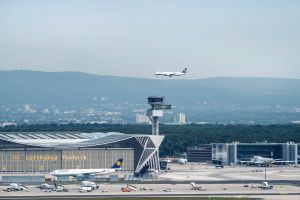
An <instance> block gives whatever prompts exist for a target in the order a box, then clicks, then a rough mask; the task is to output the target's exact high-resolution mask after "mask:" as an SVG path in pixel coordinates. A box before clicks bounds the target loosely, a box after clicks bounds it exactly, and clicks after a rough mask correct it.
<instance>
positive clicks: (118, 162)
mask: <svg viewBox="0 0 300 200" xmlns="http://www.w3.org/2000/svg"><path fill="white" fill-rule="evenodd" d="M122 163H123V158H119V160H117V162H115V164H113V166H111V168H112V169H119V168H121V166H122Z"/></svg>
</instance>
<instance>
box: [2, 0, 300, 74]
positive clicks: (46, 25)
mask: <svg viewBox="0 0 300 200" xmlns="http://www.w3.org/2000/svg"><path fill="white" fill-rule="evenodd" d="M184 66H187V67H188V68H189V72H190V74H189V75H188V76H186V77H185V78H204V77H215V76H239V77H240V76H255V77H290V78H300V1H298V0H295V1H292V0H282V1H277V0H248V1H246V0H226V1H225V0H219V1H218V0H206V1H201V0H195V1H192V0H190V1H189V0H181V1H176V0H165V1H164V0H157V1H155V0H149V1H147V0H136V1H134V0H131V1H129V0H128V1H126V0H120V1H114V0H107V1H101V0H98V1H96V0H81V1H75V0H69V1H68V0H56V1H55V0H26V1H25V0H24V1H22V0H19V1H14V0H0V70H11V69H30V70H43V71H82V72H88V73H95V74H108V75H118V76H135V77H148V78H151V77H153V75H152V74H153V73H154V72H155V71H158V70H163V71H174V70H175V71H177V70H181V69H182V68H183V67H184Z"/></svg>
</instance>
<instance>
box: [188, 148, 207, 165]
mask: <svg viewBox="0 0 300 200" xmlns="http://www.w3.org/2000/svg"><path fill="white" fill-rule="evenodd" d="M211 146H212V145H211V144H199V145H198V146H190V147H187V149H186V156H187V161H188V162H211V155H212V150H211Z"/></svg>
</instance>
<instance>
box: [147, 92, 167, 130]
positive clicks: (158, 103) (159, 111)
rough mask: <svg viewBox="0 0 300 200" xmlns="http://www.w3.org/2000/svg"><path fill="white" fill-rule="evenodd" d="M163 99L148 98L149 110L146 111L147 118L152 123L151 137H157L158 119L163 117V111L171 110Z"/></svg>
mask: <svg viewBox="0 0 300 200" xmlns="http://www.w3.org/2000/svg"><path fill="white" fill-rule="evenodd" d="M164 99H165V97H154V96H150V97H148V104H149V105H150V106H151V109H148V110H147V116H148V117H149V119H150V121H151V122H152V135H159V121H158V118H159V117H162V116H163V110H166V109H171V105H167V104H165V102H164Z"/></svg>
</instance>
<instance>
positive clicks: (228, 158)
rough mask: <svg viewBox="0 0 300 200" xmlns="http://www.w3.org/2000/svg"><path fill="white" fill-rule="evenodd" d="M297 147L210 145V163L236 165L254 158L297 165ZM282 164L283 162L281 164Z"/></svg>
mask: <svg viewBox="0 0 300 200" xmlns="http://www.w3.org/2000/svg"><path fill="white" fill-rule="evenodd" d="M298 152H299V146H298V145H297V144H294V143H292V142H291V143H290V142H288V143H214V144H212V162H213V163H214V164H223V165H229V164H237V163H238V162H240V161H250V160H251V159H253V157H254V156H261V157H264V158H273V159H275V160H281V161H288V163H289V164H297V163H298V160H299V155H298ZM282 164H284V162H282Z"/></svg>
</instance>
